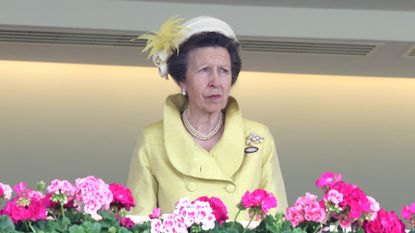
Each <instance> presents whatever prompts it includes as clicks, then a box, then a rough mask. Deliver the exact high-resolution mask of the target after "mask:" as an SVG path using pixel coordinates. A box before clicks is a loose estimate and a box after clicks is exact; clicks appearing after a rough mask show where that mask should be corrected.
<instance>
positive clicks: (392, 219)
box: [363, 209, 405, 233]
mask: <svg viewBox="0 0 415 233" xmlns="http://www.w3.org/2000/svg"><path fill="white" fill-rule="evenodd" d="M363 228H364V229H365V231H366V233H405V225H404V224H403V222H402V221H401V220H400V219H399V218H398V216H396V214H395V212H393V211H390V212H387V211H386V210H384V209H380V210H379V212H378V213H377V216H376V218H375V219H374V220H373V221H370V222H365V224H364V225H363Z"/></svg>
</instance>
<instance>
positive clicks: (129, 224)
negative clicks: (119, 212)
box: [120, 217, 135, 229]
mask: <svg viewBox="0 0 415 233" xmlns="http://www.w3.org/2000/svg"><path fill="white" fill-rule="evenodd" d="M120 225H121V226H123V227H125V228H128V229H131V228H133V227H134V226H135V223H134V222H133V220H131V218H129V217H123V218H121V219H120Z"/></svg>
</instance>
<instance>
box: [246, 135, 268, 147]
mask: <svg viewBox="0 0 415 233" xmlns="http://www.w3.org/2000/svg"><path fill="white" fill-rule="evenodd" d="M263 141H264V137H262V136H260V135H258V134H256V133H250V134H249V136H248V137H246V144H247V145H253V144H259V143H262V142H263Z"/></svg>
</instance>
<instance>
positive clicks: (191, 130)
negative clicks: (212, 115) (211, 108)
mask: <svg viewBox="0 0 415 233" xmlns="http://www.w3.org/2000/svg"><path fill="white" fill-rule="evenodd" d="M185 112H186V110H185V111H184V112H183V113H182V120H183V123H184V126H185V128H186V129H187V131H188V132H189V133H190V134H191V135H192V136H193V137H195V138H197V139H199V140H202V141H207V140H209V139H211V138H213V137H214V136H215V135H216V134H217V133H218V132H219V130H220V128H221V127H222V124H223V116H222V112H220V114H219V120H218V122H217V123H216V125H215V128H213V130H212V131H210V132H209V133H208V134H203V133H201V132H199V131H197V130H196V129H195V128H194V127H193V126H192V124H191V123H190V121H189V119H188V118H187V116H186V113H185Z"/></svg>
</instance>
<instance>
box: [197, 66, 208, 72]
mask: <svg viewBox="0 0 415 233" xmlns="http://www.w3.org/2000/svg"><path fill="white" fill-rule="evenodd" d="M207 70H208V68H207V67H203V68H202V69H200V70H199V72H205V71H207Z"/></svg>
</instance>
